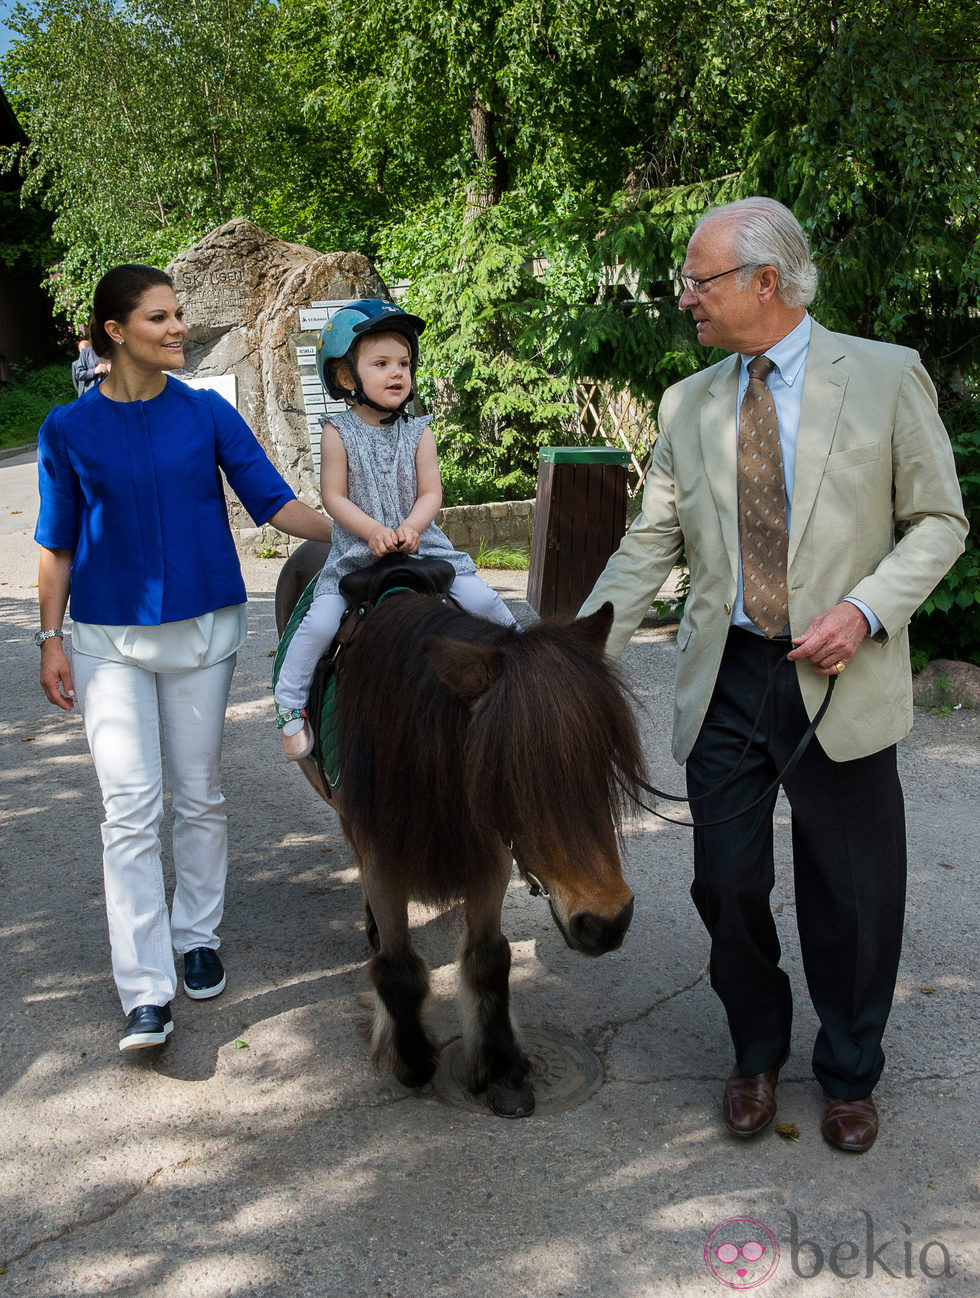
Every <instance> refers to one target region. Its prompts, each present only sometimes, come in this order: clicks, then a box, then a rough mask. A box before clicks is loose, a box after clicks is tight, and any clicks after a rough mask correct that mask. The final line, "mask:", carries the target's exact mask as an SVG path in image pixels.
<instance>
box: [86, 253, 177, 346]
mask: <svg viewBox="0 0 980 1298" xmlns="http://www.w3.org/2000/svg"><path fill="white" fill-rule="evenodd" d="M158 284H165V285H166V286H167V288H173V286H174V282H173V280H172V279H171V278H170V276H169V275H168V274H167V273H166V272H165V271H162V270H158V269H157V267H156V266H128V265H127V266H114V267H113V268H112V270H107V271H106V273H105V274H104V275H103V276H102V278H101V279H100V280H99V282H98V284H96V286H95V295H94V296H93V298H92V318H91V321H90V322H89V337H90V338H91V340H92V350H93V351H94V352H95V354H96V355H97V356H102V357H108V356H110V355H111V354H112V340H111V339H110V338H109V335H108V334H107V333H106V331H105V323H106V321H107V320H116V321H118V323H119V324H125V322H126V321H127V320H128V319H129V316H130V313H131V312H132V311H133V310H134V308H135V307H136V306H137V305H138V304H139V300H140V298H141V297H142V296H143V294H144V293H145V292H146V290H147V289H148V288H153V287H154V286H155V285H158Z"/></svg>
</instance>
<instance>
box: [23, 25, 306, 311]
mask: <svg viewBox="0 0 980 1298" xmlns="http://www.w3.org/2000/svg"><path fill="white" fill-rule="evenodd" d="M275 18H276V9H275V7H274V5H273V4H272V3H271V0H189V3H188V4H186V5H168V4H164V3H161V0H123V2H122V3H114V2H113V0H34V3H31V4H29V5H18V6H17V8H16V9H15V10H14V14H13V18H12V20H11V25H12V26H13V27H14V29H15V30H16V31H18V32H19V33H20V35H21V37H22V39H21V41H20V43H18V44H15V45H14V46H13V47H12V49H11V50H10V52H9V53H8V54H7V56H6V58H5V60H4V65H3V67H4V77H5V82H6V84H7V86H8V88H9V92H10V98H11V101H12V102H13V104H14V106H15V108H16V110H17V113H18V116H19V117H20V120H21V122H22V124H23V125H24V127H25V129H26V130H27V132H28V135H29V141H30V143H29V145H28V148H27V151H26V156H25V160H24V165H25V167H26V173H27V176H26V183H25V193H26V194H28V195H34V196H38V197H40V198H41V199H42V200H43V202H44V203H45V205H46V206H47V207H48V208H49V209H50V210H51V211H52V212H53V213H54V214H55V220H54V227H53V235H54V239H55V241H56V243H57V244H58V245H59V246H60V249H61V255H60V258H59V261H58V264H57V266H56V268H55V275H54V287H55V290H56V300H57V302H58V304H59V306H61V307H62V309H64V310H65V311H66V313H67V314H69V315H70V316H71V317H73V318H74V319H75V321H76V322H78V323H81V322H82V321H83V319H84V310H85V307H84V304H85V303H86V302H87V301H88V300H89V299H90V295H91V289H92V287H93V286H94V282H95V280H96V279H97V278H98V276H99V274H100V273H101V272H102V271H103V270H104V269H105V268H106V267H107V266H110V265H113V264H115V263H118V262H121V261H134V260H136V261H147V262H154V263H156V264H160V265H162V264H164V263H165V262H166V261H167V260H168V259H169V258H170V257H171V256H172V255H173V254H174V253H176V252H178V251H179V250H180V249H181V248H183V247H185V246H187V244H188V243H190V242H193V241H194V240H196V239H197V238H199V237H200V236H201V235H202V234H203V233H204V232H205V231H206V230H208V229H210V228H212V227H213V226H215V225H217V224H219V223H220V222H221V221H222V220H226V219H228V218H229V217H231V216H233V215H237V214H241V213H246V212H249V213H251V212H254V211H256V210H257V208H261V200H259V202H258V203H257V202H256V196H257V195H262V194H268V195H269V196H270V197H271V196H274V195H275V194H276V192H277V190H278V185H279V175H280V171H285V172H287V173H288V169H289V156H288V154H289V151H288V148H287V149H283V148H282V147H279V146H280V145H281V142H282V140H283V138H284V137H285V135H286V128H287V127H288V114H287V113H286V112H285V106H284V105H283V103H282V102H281V100H280V96H279V94H278V88H277V84H276V82H275V81H274V80H273V79H272V78H271V76H270V75H269V72H268V67H267V63H266V58H265V52H266V49H267V46H268V43H269V39H270V35H271V31H272V27H273V24H274V21H275Z"/></svg>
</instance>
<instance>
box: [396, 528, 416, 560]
mask: <svg viewBox="0 0 980 1298" xmlns="http://www.w3.org/2000/svg"><path fill="white" fill-rule="evenodd" d="M395 535H396V536H397V537H398V542H399V549H400V550H401V552H402V554H414V553H415V552H416V550H417V549H418V548H419V534H418V532H416V530H415V528H414V527H409V525H408V524H407V523H402V525H401V527H400V528H399V529H398V531H397V532H396V533H395Z"/></svg>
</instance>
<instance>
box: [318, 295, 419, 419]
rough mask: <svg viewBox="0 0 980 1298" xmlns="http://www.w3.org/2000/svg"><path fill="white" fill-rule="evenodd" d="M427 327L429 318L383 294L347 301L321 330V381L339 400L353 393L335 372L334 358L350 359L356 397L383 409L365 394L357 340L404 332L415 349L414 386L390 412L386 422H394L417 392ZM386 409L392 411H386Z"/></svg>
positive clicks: (413, 349) (356, 399)
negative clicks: (412, 312)
mask: <svg viewBox="0 0 980 1298" xmlns="http://www.w3.org/2000/svg"><path fill="white" fill-rule="evenodd" d="M424 328H425V321H424V320H422V319H420V318H419V317H418V316H417V315H409V314H408V312H407V311H403V310H402V309H401V307H399V306H396V305H395V304H394V302H385V301H383V300H382V299H381V298H359V299H357V301H354V302H345V303H344V305H343V306H342V307H340V308H339V310H337V311H335V312H334V314H333V316H332V317H331V318H330V319H329V320H328V321H327V323H326V324H325V325H324V326H323V328H322V329H321V330H320V337H319V339H318V341H317V347H316V368H317V372H318V373H319V375H320V382H321V383H322V384H323V386H324V387H325V388H326V389H327V391H328V392H329V393H330V395H331V396H332V397H333V399H334V400H335V401H343V400H345V399H346V398H348V397H350V395H351V394H350V393H349V392H346V391H345V390H344V389H343V388H341V387H339V386H338V385H337V383H336V381H335V380H334V377H333V374H332V373H331V369H332V366H331V365H330V362H331V361H339V360H346V362H347V366H348V368H349V370H350V372H351V374H352V375H353V376H354V382H355V385H356V386H355V388H354V394H353V395H354V399H355V401H357V402H359V403H361V404H364V405H369V406H371V407H373V408H374V409H375V410H383V409H384V407H383V406H378V405H377V404H376V403H375V402H373V401H371V400H369V399H368V398H367V397H365V395H364V390H363V388H362V387H361V380H360V376H359V375H358V373H357V366H356V364H355V363H354V344H355V343H356V342H357V340H358V339H359V338H363V337H364V336H365V335H366V334H372V333H399V334H404V336H405V338H406V339H407V341H408V345H409V347H410V348H411V353H412V387H411V391H410V392H409V394H408V396H407V397H406V398H405V400H404V401H403V402H402V404H401V405H400V406H399V407H398V409H397V410H395V411H392V412H390V413H391V418H390V419H386V420H383V421H382V422H384V423H394V421H395V420H396V419H397V418H398V416H399V415H401V414H403V413H404V410H405V407H406V406H407V405H408V403H409V402H410V401H411V400H412V398H413V397H414V396H415V371H416V369H417V367H418V360H419V334H420V333H421V332H422V330H423V329H424ZM386 413H389V412H387V411H386Z"/></svg>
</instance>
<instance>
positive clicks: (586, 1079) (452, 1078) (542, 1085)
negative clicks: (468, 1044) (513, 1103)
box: [432, 1028, 602, 1114]
mask: <svg viewBox="0 0 980 1298" xmlns="http://www.w3.org/2000/svg"><path fill="white" fill-rule="evenodd" d="M521 1040H522V1041H523V1043H524V1049H525V1051H526V1052H527V1057H528V1058H529V1059H530V1061H531V1081H532V1082H533V1083H534V1112H535V1113H536V1114H538V1113H561V1112H562V1111H563V1110H564V1109H574V1108H575V1106H576V1105H578V1104H584V1103H585V1101H586V1100H587V1099H588V1098H589V1096H590V1095H594V1094H595V1093H596V1091H597V1090H598V1089H599V1087H600V1086H601V1085H602V1065H601V1064H600V1063H599V1061H598V1059H597V1058H596V1057H595V1055H594V1054H593V1053H592V1051H591V1050H589V1049H588V1047H586V1046H583V1045H582V1044H581V1043H580V1042H578V1041H574V1040H573V1039H572V1038H571V1037H565V1036H562V1035H561V1034H560V1033H558V1032H538V1031H535V1030H534V1029H533V1028H532V1029H529V1030H527V1031H524V1032H522V1033H521ZM432 1085H433V1086H434V1087H435V1090H436V1093H437V1094H438V1095H439V1097H440V1098H441V1099H443V1100H445V1101H446V1102H447V1104H452V1105H454V1106H455V1107H456V1108H458V1109H468V1110H469V1112H470V1113H490V1109H489V1108H488V1106H487V1102H486V1098H485V1097H484V1096H482V1095H473V1094H471V1093H470V1091H469V1090H468V1089H467V1086H466V1067H465V1062H464V1057H463V1041H462V1038H461V1037H456V1038H455V1039H454V1040H453V1041H450V1042H449V1044H448V1045H447V1046H444V1047H443V1051H442V1055H441V1057H440V1059H439V1067H438V1069H437V1070H436V1075H435V1077H434V1078H433V1079H432Z"/></svg>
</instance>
